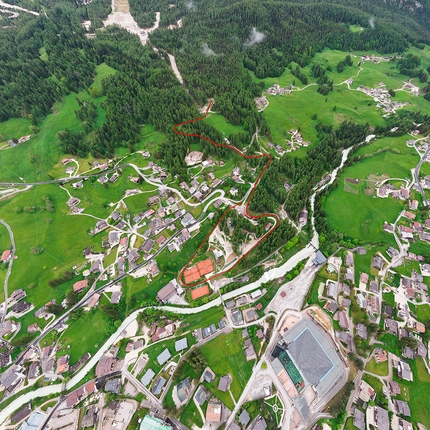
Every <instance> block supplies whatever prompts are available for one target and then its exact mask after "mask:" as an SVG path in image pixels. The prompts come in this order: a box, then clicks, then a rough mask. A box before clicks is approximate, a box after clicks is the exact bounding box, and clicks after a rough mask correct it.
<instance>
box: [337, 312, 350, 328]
mask: <svg viewBox="0 0 430 430" xmlns="http://www.w3.org/2000/svg"><path fill="white" fill-rule="evenodd" d="M337 316H338V320H339V325H340V327H341V328H343V329H347V328H348V327H349V324H348V317H347V315H346V312H344V311H341V312H338V314H337Z"/></svg>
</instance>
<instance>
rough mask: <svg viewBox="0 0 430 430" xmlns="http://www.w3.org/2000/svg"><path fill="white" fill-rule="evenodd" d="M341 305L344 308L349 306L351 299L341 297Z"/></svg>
mask: <svg viewBox="0 0 430 430" xmlns="http://www.w3.org/2000/svg"><path fill="white" fill-rule="evenodd" d="M342 306H344V307H345V308H349V307H350V306H351V300H349V299H345V298H344V299H342Z"/></svg>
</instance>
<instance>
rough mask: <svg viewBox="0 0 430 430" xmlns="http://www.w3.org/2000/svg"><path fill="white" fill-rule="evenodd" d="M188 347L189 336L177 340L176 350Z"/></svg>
mask: <svg viewBox="0 0 430 430" xmlns="http://www.w3.org/2000/svg"><path fill="white" fill-rule="evenodd" d="M186 348H188V341H187V338H186V337H184V338H183V339H180V340H177V341H176V342H175V351H176V352H179V351H183V350H184V349H186Z"/></svg>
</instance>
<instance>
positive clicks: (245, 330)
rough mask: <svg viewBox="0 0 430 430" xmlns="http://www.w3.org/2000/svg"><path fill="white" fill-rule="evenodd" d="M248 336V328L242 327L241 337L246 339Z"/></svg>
mask: <svg viewBox="0 0 430 430" xmlns="http://www.w3.org/2000/svg"><path fill="white" fill-rule="evenodd" d="M248 337H249V333H248V329H247V328H244V329H243V330H242V339H247V338H248Z"/></svg>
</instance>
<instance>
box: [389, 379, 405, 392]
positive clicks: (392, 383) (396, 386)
mask: <svg viewBox="0 0 430 430" xmlns="http://www.w3.org/2000/svg"><path fill="white" fill-rule="evenodd" d="M388 387H389V388H390V394H391V395H392V396H398V395H399V394H400V393H401V392H402V391H401V390H400V385H399V383H398V382H396V381H390V382H389V383H388Z"/></svg>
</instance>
